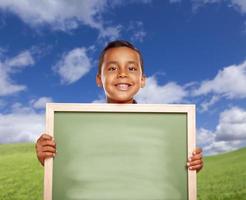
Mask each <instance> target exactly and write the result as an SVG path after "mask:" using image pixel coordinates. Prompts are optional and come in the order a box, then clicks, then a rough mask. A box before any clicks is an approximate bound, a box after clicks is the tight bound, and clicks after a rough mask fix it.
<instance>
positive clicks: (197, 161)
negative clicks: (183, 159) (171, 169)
mask: <svg viewBox="0 0 246 200" xmlns="http://www.w3.org/2000/svg"><path fill="white" fill-rule="evenodd" d="M201 164H203V161H202V160H196V161H192V162H188V163H187V165H188V166H195V165H201Z"/></svg>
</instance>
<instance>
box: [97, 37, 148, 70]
mask: <svg viewBox="0 0 246 200" xmlns="http://www.w3.org/2000/svg"><path fill="white" fill-rule="evenodd" d="M117 47H128V48H130V49H132V50H134V51H136V52H137V53H138V54H139V57H140V65H141V69H142V73H144V66H143V57H142V55H141V52H140V51H139V50H138V49H137V48H136V47H135V46H134V45H133V44H131V43H130V42H128V41H126V40H115V41H112V42H109V43H108V44H107V46H106V47H105V48H104V49H103V50H102V52H101V54H100V57H99V63H98V72H97V73H98V74H101V69H102V63H103V59H104V55H105V53H106V51H107V50H109V49H112V48H117Z"/></svg>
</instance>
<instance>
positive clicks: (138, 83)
mask: <svg viewBox="0 0 246 200" xmlns="http://www.w3.org/2000/svg"><path fill="white" fill-rule="evenodd" d="M96 81H97V84H98V85H99V86H102V87H103V88H104V91H105V94H106V96H107V101H108V103H132V102H133V97H134V95H135V94H136V93H137V92H138V90H139V89H140V88H141V87H143V86H144V84H145V77H144V75H143V73H142V69H141V64H140V57H139V54H138V53H137V52H136V51H134V50H132V49H130V48H128V47H116V48H112V49H109V50H107V51H106V53H105V55H104V58H103V63H102V69H101V74H99V75H97V79H96Z"/></svg>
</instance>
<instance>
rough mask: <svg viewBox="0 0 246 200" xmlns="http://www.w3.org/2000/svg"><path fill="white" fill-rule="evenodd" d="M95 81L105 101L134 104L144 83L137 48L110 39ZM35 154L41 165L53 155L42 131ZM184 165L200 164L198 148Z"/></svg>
mask: <svg viewBox="0 0 246 200" xmlns="http://www.w3.org/2000/svg"><path fill="white" fill-rule="evenodd" d="M96 83H97V85H98V86H99V87H102V88H103V89H104V92H105V95H106V100H107V103H121V104H132V103H136V101H135V100H134V95H135V94H136V93H137V92H138V91H139V89H140V88H142V87H144V85H145V75H144V68H143V59H142V55H141V53H140V51H139V50H138V49H136V48H135V47H134V46H133V45H132V44H131V43H129V42H127V41H122V40H117V41H113V42H110V43H109V44H108V45H107V46H106V47H105V48H104V50H103V51H102V53H101V55H100V58H99V65H98V74H97V76H96ZM36 152H37V157H38V159H39V161H40V163H41V164H42V165H44V160H45V159H46V158H51V157H54V156H55V154H56V144H55V141H54V140H53V138H52V137H51V136H49V135H47V134H43V135H41V136H40V138H39V139H38V140H37V143H36ZM187 167H188V168H189V169H190V170H196V171H197V172H199V171H200V170H201V169H202V167H203V161H202V150H201V149H200V148H196V149H195V151H194V152H193V155H192V156H191V157H190V158H189V159H188V162H187Z"/></svg>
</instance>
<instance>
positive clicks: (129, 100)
mask: <svg viewBox="0 0 246 200" xmlns="http://www.w3.org/2000/svg"><path fill="white" fill-rule="evenodd" d="M107 102H108V103H132V102H133V97H130V98H123V97H117V98H108V99H107Z"/></svg>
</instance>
